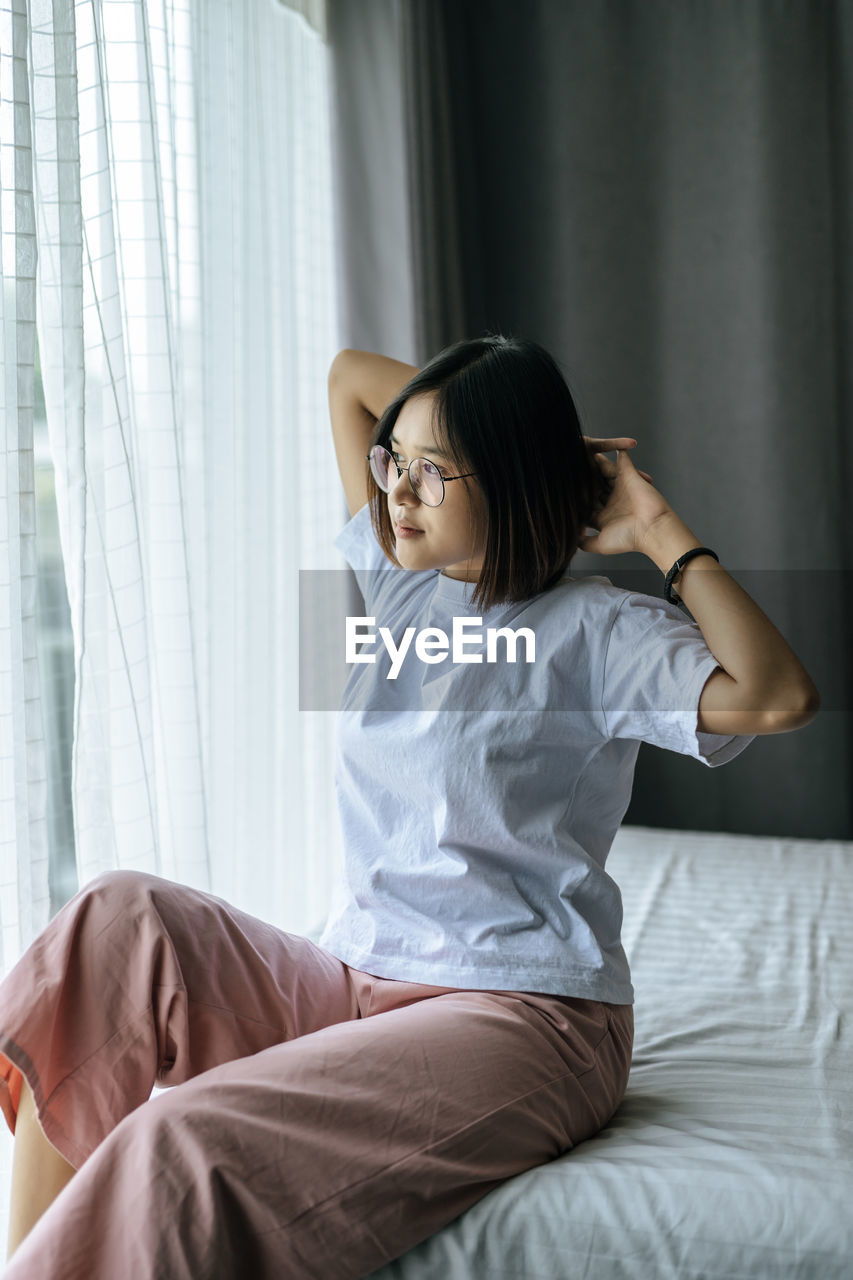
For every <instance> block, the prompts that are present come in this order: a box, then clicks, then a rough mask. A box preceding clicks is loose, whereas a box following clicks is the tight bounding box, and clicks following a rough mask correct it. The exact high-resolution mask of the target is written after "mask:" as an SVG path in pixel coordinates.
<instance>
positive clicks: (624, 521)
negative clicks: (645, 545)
mask: <svg viewBox="0 0 853 1280" xmlns="http://www.w3.org/2000/svg"><path fill="white" fill-rule="evenodd" d="M585 438H586V437H585ZM634 444H636V441H635V440H633V439H632V438H626V437H622V438H620V439H618V440H590V441H588V445H590V446H591V447H592V454H593V461H594V462H595V464H596V465H597V467H598V468H599V470H600V472H601V475H602V477H603V480H604V483H605V486H606V487H605V489H604V491H603V493H602V500H601V501H600V502H599V504H598V505H597V506H596V508H595V510H594V511H593V513H592V516H591V518H590V521H589V524H590V525H591V527H592V528H593V529H597V530H598V533H596V534H594V535H591V536H589V537H586V538H582V539H581V540H580V542H579V544H578V545H579V547H580V549H581V551H593V552H595V553H597V554H598V555H603V556H608V555H620V554H621V553H623V552H626V551H639V550H641V549H642V541H643V538H644V536H645V534H646V532H647V531H648V529H649V528H650V526H651V525H652V524H653V523H654V522H655V520H657V519H658V517H659V516H662V515H663V514H664V513H665V512H667V511H671V510H672V508H671V507H670V505H669V503H668V502H667V500H666V498H664V496H663V494H661V493H658V491H657V489H656V488H655V487H654V485H653V484H652V482H651V476H649V475H648V474H647V473H646V472H645V471H638V470H637V468H636V467H635V466H634V464H633V462H632V461H631V459H630V457H629V456H628V449H629V448H631V447H632V446H633V445H634ZM601 449H606V450H608V451H610V450H613V449H615V450H616V461H615V462H611V461H610V459H609V458H605V456H604V454H603V452H599V450H601Z"/></svg>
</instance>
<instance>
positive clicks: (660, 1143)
mask: <svg viewBox="0 0 853 1280" xmlns="http://www.w3.org/2000/svg"><path fill="white" fill-rule="evenodd" d="M607 869H608V871H609V872H610V874H611V875H612V876H613V878H614V879H615V880H616V882H617V883H618V884H619V885H620V887H621V889H622V896H623V904H624V911H625V927H624V933H623V938H624V942H625V948H626V951H627V953H628V957H629V960H630V961H631V966H632V974H633V981H634V985H635V990H636V1004H635V1042H634V1059H633V1065H632V1069H631V1076H630V1080H629V1083H628V1090H627V1093H626V1096H625V1099H624V1102H623V1103H622V1106H621V1107H620V1108H619V1110H618V1112H617V1113H616V1115H615V1116H614V1118H613V1120H612V1121H611V1123H610V1124H609V1125H608V1126H607V1127H606V1128H605V1129H604V1130H603V1131H602V1132H601V1133H599V1134H597V1135H596V1136H595V1137H594V1138H591V1139H590V1140H588V1141H587V1142H585V1143H582V1144H581V1145H580V1146H578V1147H577V1148H575V1150H574V1151H571V1152H569V1153H567V1154H566V1155H564V1156H561V1157H560V1158H559V1159H557V1160H555V1161H553V1162H551V1163H549V1164H547V1165H544V1166H542V1167H540V1168H538V1169H532V1170H530V1171H528V1172H527V1173H523V1174H521V1175H519V1176H518V1177H516V1178H513V1179H511V1180H510V1181H509V1182H506V1183H504V1184H503V1185H502V1186H500V1187H498V1188H497V1189H496V1190H494V1191H492V1192H490V1193H489V1194H488V1195H487V1196H485V1197H484V1198H483V1199H482V1200H481V1201H479V1203H478V1204H476V1205H474V1206H473V1208H471V1209H469V1210H468V1211H467V1213H465V1214H463V1215H462V1216H461V1217H460V1218H458V1219H457V1220H456V1221H455V1222H453V1223H451V1224H449V1225H448V1226H447V1227H445V1228H444V1229H443V1230H442V1231H440V1232H438V1233H437V1234H436V1235H435V1236H433V1237H431V1238H430V1239H429V1240H426V1241H424V1242H423V1243H422V1244H421V1245H418V1246H417V1247H416V1248H415V1249H412V1250H411V1251H410V1252H409V1253H407V1254H406V1255H405V1256H404V1257H402V1258H400V1259H397V1260H396V1261H395V1262H392V1263H389V1264H388V1266H386V1267H383V1268H381V1269H380V1270H378V1271H376V1272H374V1273H373V1276H374V1277H375V1280H428V1278H429V1280H448V1278H451V1277H452V1278H454V1280H463V1277H464V1278H467V1277H471V1278H472V1280H479V1278H482V1280H509V1278H512V1280H522V1278H523V1280H533V1278H534V1277H542V1278H543V1280H545V1278H549V1280H551V1278H557V1277H559V1278H561V1280H562V1278H565V1280H629V1278H630V1280H658V1278H665V1277H679V1278H681V1280H698V1278H699V1277H701V1278H702V1280H711V1278H717V1277H726V1278H727V1280H732V1278H734V1277H738V1278H739V1277H744V1278H746V1277H749V1278H750V1280H752V1278H754V1280H777V1278H779V1280H782V1278H783V1277H784V1278H785V1280H789V1278H790V1280H793V1278H794V1277H796V1278H797V1280H851V1277H853V1052H851V1051H852V1050H853V1031H851V1008H853V842H841V841H822V840H781V839H774V838H769V837H768V838H763V837H755V836H730V835H720V834H705V833H697V832H682V831H664V830H655V829H651V828H643V827H622V829H621V830H620V831H619V833H618V834H617V837H616V840H615V842H614V845H613V848H612V850H611V854H610V858H609V860H608V864H607Z"/></svg>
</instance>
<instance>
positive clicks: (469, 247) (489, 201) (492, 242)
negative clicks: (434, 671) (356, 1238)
mask: <svg viewBox="0 0 853 1280" xmlns="http://www.w3.org/2000/svg"><path fill="white" fill-rule="evenodd" d="M328 19H329V41H330V46H331V52H332V67H333V85H334V130H335V137H334V156H335V164H336V181H337V197H336V198H337V201H338V217H337V223H338V229H339V235H340V245H339V251H340V260H341V262H342V264H343V274H342V279H341V285H340V307H341V314H342V317H343V325H344V335H345V336H344V343H345V345H347V346H352V347H358V348H362V349H365V350H374V351H382V352H384V353H385V354H388V355H392V356H395V357H397V358H398V359H401V360H407V361H411V362H412V363H416V364H423V363H424V362H425V361H426V360H427V359H429V357H430V356H432V355H433V354H435V353H436V352H437V351H438V350H439V349H440V348H441V347H443V346H445V345H447V344H448V343H450V342H454V341H456V340H458V339H459V338H463V337H471V336H475V335H478V334H480V333H482V332H484V331H485V330H486V329H492V330H501V331H503V332H506V333H514V334H516V335H520V336H527V337H531V338H534V339H535V340H536V341H538V342H541V343H542V344H543V345H544V346H545V347H547V348H548V350H550V351H551V352H552V353H553V354H554V356H555V357H556V358H557V359H558V361H559V362H560V364H561V366H562V368H563V370H564V372H565V374H566V377H567V380H568V382H569V385H570V386H571V388H572V390H573V392H574V394H575V397H576V399H577V402H578V405H579V409H580V412H581V415H582V420H583V424H584V430H585V432H586V433H587V434H589V435H611V434H612V435H634V436H636V437H637V440H638V446H637V448H636V449H635V450H634V453H633V459H634V461H635V464H636V465H637V466H638V467H642V468H643V469H644V470H646V471H648V472H649V473H650V474H651V475H652V477H653V480H654V483H655V485H656V486H657V487H658V488H659V489H660V490H661V492H662V493H663V494H664V495H665V496H666V498H667V499H668V501H669V502H670V503H671V504H672V506H674V507H675V509H676V510H677V511H678V513H679V514H680V515H681V517H682V519H684V520H685V521H686V523H687V524H688V525H689V526H690V528H691V529H692V530H693V531H694V532H695V533H696V535H697V537H699V538H700V540H701V541H702V542H703V543H704V544H705V545H707V546H711V547H713V548H714V549H715V550H716V551H717V553H718V555H719V557H720V561H721V563H722V564H723V565H724V567H725V568H726V569H727V570H728V571H729V572H730V573H731V574H732V575H733V576H734V577H735V578H736V579H737V580H738V581H739V582H740V583H741V585H742V586H743V587H744V588H745V589H746V590H747V591H748V592H749V594H750V595H751V596H752V597H753V599H754V600H756V601H757V603H758V604H759V605H760V607H761V608H762V609H763V610H764V612H765V613H766V614H767V615H768V617H770V618H771V620H772V621H773V622H774V623H775V625H776V626H777V627H778V628H779V629H780V631H781V632H782V633H783V635H784V636H785V637H786V639H787V640H788V642H789V644H791V646H792V647H793V649H794V650H795V652H796V653H797V654H798V656H799V657H800V659H801V661H802V662H803V663H804V665H805V666H806V668H807V669H808V671H809V672H810V674H811V675H812V677H813V679H814V680H815V682H816V684H817V685H818V688H819V689H820V692H821V697H822V709H821V712H820V714H819V715H818V717H817V719H816V720H814V721H813V722H812V723H811V724H810V725H808V726H807V727H806V728H805V729H801V730H798V731H796V732H794V733H788V734H777V735H769V736H762V737H759V738H757V739H756V741H755V742H754V743H753V744H752V745H751V746H750V747H749V748H748V750H747V751H746V752H744V753H743V755H741V756H740V757H738V758H737V759H736V760H734V761H732V762H731V763H730V764H727V765H725V766H723V767H722V768H720V769H713V770H712V769H707V768H705V767H703V766H702V765H700V764H698V763H697V762H696V761H693V760H691V759H689V758H687V757H681V756H678V755H675V754H673V753H671V752H665V751H661V750H658V749H656V748H653V747H650V746H647V745H644V746H643V747H642V748H641V750H640V756H639V760H638V764H637V772H636V778H635V785H634V795H633V799H632V802H631V806H630V808H629V810H628V812H627V814H626V818H625V820H626V822H630V823H635V824H642V825H654V826H671V827H685V828H690V829H694V830H720V831H738V832H746V833H752V834H762V835H779V836H785V835H788V836H796V837H812V838H815V839H820V838H828V837H834V838H850V837H853V804H851V794H852V793H853V786H851V783H853V767H851V756H853V720H851V714H850V713H851V705H853V696H851V695H853V688H851V685H853V679H851V653H853V607H851V602H850V587H851V585H853V575H851V570H853V533H851V527H852V526H851V519H850V503H851V497H853V461H852V460H851V419H853V408H851V405H853V385H851V382H852V381H853V360H851V356H853V350H851V325H850V310H851V298H853V261H851V247H853V246H851V226H853V199H852V198H851V156H853V87H852V86H853V3H851V2H850V0H843V2H842V0H836V2H833V0H787V2H785V0H679V3H677V4H675V3H672V2H671V0H619V2H617V0H610V2H606V0H597V2H596V0H357V2H353V0H329V5H328ZM345 517H346V513H345V510H342V518H345ZM572 568H573V571H578V572H580V571H595V572H598V573H606V574H607V575H608V576H609V577H611V578H612V580H613V581H614V582H615V583H617V585H624V586H629V587H632V588H634V589H638V590H644V591H647V592H649V593H650V594H655V595H662V594H663V581H662V575H660V574H659V573H658V571H657V569H655V568H654V567H653V566H652V565H651V563H650V562H649V561H648V560H646V559H644V557H642V556H618V557H615V556H611V557H602V556H593V555H591V554H589V553H579V554H578V555H577V557H576V558H575V560H573V562H572Z"/></svg>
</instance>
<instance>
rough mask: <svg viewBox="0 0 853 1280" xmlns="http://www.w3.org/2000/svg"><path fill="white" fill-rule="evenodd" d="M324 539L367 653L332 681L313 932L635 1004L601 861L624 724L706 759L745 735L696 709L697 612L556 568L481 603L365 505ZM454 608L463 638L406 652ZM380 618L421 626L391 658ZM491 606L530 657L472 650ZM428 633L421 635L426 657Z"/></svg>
mask: <svg viewBox="0 0 853 1280" xmlns="http://www.w3.org/2000/svg"><path fill="white" fill-rule="evenodd" d="M335 546H336V547H338V549H339V550H340V551H341V552H342V553H343V555H344V557H345V558H346V560H347V561H348V563H349V564H350V565H351V566H352V568H353V569H354V570H355V574H356V578H357V580H358V583H359V586H360V588H361V591H362V595H363V596H364V602H365V616H368V617H373V618H374V619H375V621H374V623H373V624H372V625H371V626H369V627H368V624H361V631H362V634H364V633H366V632H367V631H368V630H369V631H371V632H372V633H373V639H372V640H371V641H370V642H369V643H368V644H367V645H366V647H365V648H363V649H362V654H365V653H367V654H373V655H374V656H375V661H374V662H373V663H366V662H363V663H357V664H354V665H353V667H352V670H351V672H350V674H349V678H348V682H347V685H346V688H345V690H344V694H343V698H342V702H341V711H340V715H339V723H338V738H337V751H336V762H335V786H336V791H337V797H338V805H339V812H340V820H341V827H342V835H343V844H344V856H345V867H344V872H343V874H342V877H341V879H340V880H339V882H338V884H337V886H336V888H335V892H334V897H333V902H332V906H331V911H330V915H329V918H328V920H327V922H326V926H325V929H324V931H323V933H322V935H321V937H320V939H319V942H320V945H321V946H322V947H324V948H325V949H326V950H327V951H330V952H331V953H332V954H334V955H335V956H337V957H338V958H339V959H341V960H344V961H345V962H346V963H347V964H349V965H351V966H353V967H354V968H356V969H360V970H363V971H365V972H367V973H372V974H375V975H376V976H378V977H383V978H397V979H402V980H406V981H410V982H420V983H426V984H429V985H435V986H452V987H470V988H476V989H484V988H490V989H499V990H514V991H538V992H549V993H552V994H556V995H569V996H580V997H584V998H587V999H593V1000H605V1001H609V1002H612V1003H614V1004H631V1003H632V1002H633V996H634V992H633V987H632V985H631V981H630V973H629V969H628V962H627V959H626V956H625V953H624V951H623V949H622V944H621V941H620V930H621V926H622V899H621V895H620V893H619V889H618V886H617V885H616V884H615V882H614V881H613V880H611V878H610V876H608V874H607V872H606V871H605V869H604V864H605V860H606V858H607V854H608V852H609V850H610V846H611V843H612V841H613V837H614V835H615V834H616V831H617V830H618V827H619V824H620V822H621V820H622V817H623V815H624V813H625V810H626V809H627V807H628V804H629V801H630V799H631V788H632V783H633V776H634V766H635V763H636V759H637V754H638V752H639V748H640V742H641V741H643V742H650V743H653V744H654V745H656V746H659V747H663V748H666V749H667V750H670V751H678V752H681V753H683V754H685V755H692V756H694V757H695V758H696V759H697V760H701V761H702V762H703V764H706V765H709V766H712V767H713V766H716V765H721V764H724V763H725V762H726V761H727V760H731V759H733V758H734V757H735V756H736V755H738V754H739V753H740V752H741V751H743V750H744V748H745V747H746V746H747V745H748V744H749V743H750V742H751V741H752V737H751V736H749V737H747V736H738V737H723V736H719V735H716V734H705V733H699V732H698V730H697V727H696V722H697V708H698V703H699V697H700V694H701V692H702V688H703V686H704V684H705V682H706V680H707V679H708V677H709V676H710V675H711V673H712V672H713V671H714V670H716V668H717V667H718V666H719V663H718V662H717V661H716V659H715V658H714V655H713V654H712V653H711V651H710V650H709V648H708V646H707V644H706V643H705V640H704V637H703V636H702V633H701V631H700V630H699V627H698V625H697V623H695V622H692V621H691V620H690V619H689V618H688V617H687V616H686V615H685V614H684V613H683V612H682V611H681V610H680V609H678V608H677V607H676V606H675V605H672V604H668V603H667V602H666V601H664V600H661V599H658V598H656V597H654V596H647V595H642V594H640V593H639V592H634V591H626V590H623V589H621V588H618V587H615V586H614V585H613V584H612V583H611V582H610V580H609V579H608V578H606V577H589V578H583V579H573V578H572V577H571V576H570V574H569V570H567V571H566V573H565V575H564V576H563V578H562V579H561V580H560V581H559V582H558V583H557V584H556V585H555V586H554V587H553V588H552V589H551V590H549V591H546V592H544V593H542V594H540V595H538V596H535V597H533V598H532V599H530V600H528V601H526V602H524V603H522V604H515V605H508V606H507V605H499V606H497V607H496V608H493V609H490V610H487V611H486V612H484V613H482V614H481V613H479V612H478V611H477V610H476V609H474V608H473V607H472V606H471V604H470V596H471V594H472V593H473V590H474V584H472V583H467V582H463V581H461V580H459V579H454V578H449V577H446V576H445V575H443V574H441V573H440V572H439V571H438V570H425V571H412V570H406V569H401V568H399V567H397V566H395V565H393V564H392V563H391V561H390V560H388V559H387V557H386V556H385V555H384V553H383V551H382V548H381V547H380V546H379V544H378V542H377V541H376V538H375V535H374V533H373V529H372V526H371V523H370V512H369V507H368V506H366V505H365V506H364V507H362V508H361V509H360V510H359V511H358V512H357V513H356V514H355V515H354V516H353V517H352V519H351V520H350V521H349V522H348V523H347V524H346V525H345V527H344V528H343V529H342V531H341V532H340V533H339V534H338V536H337V538H336V539H335ZM454 618H456V619H457V620H458V619H465V618H467V619H471V620H473V619H477V618H480V619H481V623H480V624H477V623H476V622H474V621H470V622H468V623H467V624H462V628H463V631H464V635H465V643H464V648H461V649H457V652H456V655H454V654H453V652H452V651H451V652H448V653H447V654H446V656H444V658H443V659H442V660H440V661H434V662H428V661H425V660H423V659H422V658H421V657H419V656H418V655H417V652H416V648H415V645H416V641H417V633H418V632H420V631H422V630H423V629H424V628H428V627H433V628H439V629H440V630H441V631H443V632H444V633H445V634H446V635H447V637H448V642H449V644H452V636H453V628H454ZM456 625H457V627H458V626H459V625H460V624H459V622H457V624H456ZM380 627H385V628H387V629H388V634H389V637H393V644H394V647H397V648H399V647H400V645H401V642H402V639H403V634H404V632H405V630H406V628H414V629H415V632H414V635H413V638H412V640H411V642H410V647H409V649H408V650H407V652H406V656H405V659H404V660H403V661H402V662H397V664H396V665H397V675H396V678H395V679H389V678H388V676H389V673H390V672H391V671H392V669H394V658H393V654H392V652H390V651H389V650H388V649H387V648H386V646H385V644H384V642H383V640H382V639H381V637H380V634H379V628H380ZM498 627H510V628H512V629H513V630H518V629H519V628H522V627H524V628H528V629H529V630H530V631H532V632H533V634H534V636H535V656H534V660H533V661H532V662H528V661H527V660H526V658H527V657H528V656H529V654H530V652H531V650H530V647H529V644H528V645H527V646H526V645H525V643H524V642H523V638H522V639H519V641H518V643H517V648H516V660H515V662H514V663H513V662H509V661H507V660H506V656H505V655H506V652H507V651H506V648H505V646H503V645H502V644H497V645H496V646H495V648H494V649H493V650H492V655H493V656H494V655H495V654H496V655H497V659H498V660H496V661H487V659H488V656H489V649H488V635H487V632H488V629H489V628H498ZM478 632H480V633H481V639H480V640H479V641H478V638H477V633H478ZM429 638H430V639H432V640H433V641H434V642H436V643H434V647H433V648H432V649H429V648H428V647H427V646H425V645H423V646H422V649H421V652H422V654H429V653H432V654H433V656H435V655H436V654H437V653H439V652H440V649H439V647H438V644H437V641H438V640H439V639H440V637H438V636H436V635H435V633H432V635H431V636H430V637H429ZM341 643H342V645H343V643H344V638H343V637H342V638H341ZM478 653H479V654H480V656H481V658H482V661H481V662H479V663H477V662H469V661H464V660H462V655H463V654H464V655H476V654H478ZM454 656H456V657H458V658H459V660H458V661H454V660H453V659H454Z"/></svg>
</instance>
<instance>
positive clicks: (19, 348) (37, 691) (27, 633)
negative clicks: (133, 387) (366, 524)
mask: <svg viewBox="0 0 853 1280" xmlns="http://www.w3.org/2000/svg"><path fill="white" fill-rule="evenodd" d="M27 44H28V33H27V11H26V0H11V3H9V2H7V0H3V3H0V269H1V270H2V296H0V421H2V429H3V433H4V449H3V455H4V469H3V483H2V487H0V961H2V965H3V972H6V971H7V970H8V969H9V967H10V966H11V965H12V964H14V962H15V960H16V959H17V957H18V955H19V953H20V948H21V939H22V938H30V937H32V936H34V935H35V933H37V932H38V931H39V930H40V929H42V928H43V927H44V926H45V924H47V921H48V919H49V914H50V885H49V853H48V836H47V812H46V804H47V760H46V752H45V743H44V726H43V723H42V701H41V679H40V671H39V664H38V649H37V630H36V628H37V577H36V572H37V570H36V523H35V487H34V470H33V385H34V362H35V333H36V257H37V254H36V234H35V230H36V229H35V211H34V200H33V158H32V127H31V110H30V108H31V103H30V91H29V82H28V75H27V66H28V55H27Z"/></svg>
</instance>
